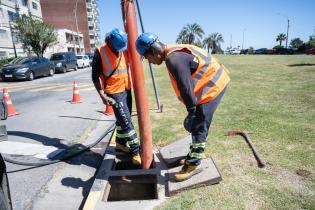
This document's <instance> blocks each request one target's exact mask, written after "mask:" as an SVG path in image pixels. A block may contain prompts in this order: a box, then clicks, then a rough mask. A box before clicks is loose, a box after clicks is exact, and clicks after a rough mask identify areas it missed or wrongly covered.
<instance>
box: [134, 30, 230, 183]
mask: <svg viewBox="0 0 315 210" xmlns="http://www.w3.org/2000/svg"><path fill="white" fill-rule="evenodd" d="M136 47H137V51H138V52H139V54H140V55H141V56H144V57H145V58H146V59H148V60H149V62H150V63H153V64H157V65H160V64H161V63H162V62H163V61H165V63H166V66H167V70H168V73H169V76H170V79H171V83H172V86H173V89H174V91H175V93H176V96H177V98H178V99H179V100H180V101H181V102H182V103H183V104H184V105H185V106H186V109H187V112H188V114H187V117H186V118H185V120H184V127H185V129H186V130H187V131H189V132H190V133H191V134H192V144H191V146H190V149H189V150H190V151H189V153H188V154H187V156H186V158H185V160H184V161H183V164H184V166H183V168H182V169H181V171H179V172H178V173H177V174H175V180H176V181H183V180H186V179H188V178H190V177H191V176H193V175H195V174H197V173H199V172H201V171H202V168H201V159H202V158H204V151H205V145H206V139H207V136H208V130H209V128H210V124H211V121H212V117H213V114H214V111H215V110H216V108H217V106H218V104H219V103H220V100H221V98H222V96H223V95H224V92H225V90H226V87H227V85H228V83H229V81H230V78H229V76H228V70H227V69H226V68H225V67H224V66H223V65H221V64H220V63H219V62H218V61H217V59H216V58H214V57H213V56H211V55H210V54H208V53H207V52H206V51H204V50H203V49H201V48H198V47H196V46H193V45H184V44H179V45H165V44H163V43H162V42H160V40H159V39H158V37H157V36H156V35H154V34H151V33H144V34H141V35H140V36H139V37H138V39H137V41H136Z"/></svg>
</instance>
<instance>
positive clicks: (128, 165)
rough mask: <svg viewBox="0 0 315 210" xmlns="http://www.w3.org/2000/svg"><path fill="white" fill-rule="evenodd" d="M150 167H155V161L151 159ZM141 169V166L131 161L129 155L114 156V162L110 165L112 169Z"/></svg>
mask: <svg viewBox="0 0 315 210" xmlns="http://www.w3.org/2000/svg"><path fill="white" fill-rule="evenodd" d="M150 168H155V161H154V160H153V161H152V165H151V167H150ZM137 169H141V166H138V165H134V164H132V162H131V156H129V155H117V154H116V158H115V162H114V164H113V166H112V170H114V171H115V170H137Z"/></svg>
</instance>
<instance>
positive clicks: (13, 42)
mask: <svg viewBox="0 0 315 210" xmlns="http://www.w3.org/2000/svg"><path fill="white" fill-rule="evenodd" d="M9 27H10V33H11V38H12V45H13V50H14V56H15V58H17V54H16V48H15V41H14V37H13V30H12V25H11V21H10V20H9Z"/></svg>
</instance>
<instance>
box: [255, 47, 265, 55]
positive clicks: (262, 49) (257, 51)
mask: <svg viewBox="0 0 315 210" xmlns="http://www.w3.org/2000/svg"><path fill="white" fill-rule="evenodd" d="M254 54H256V55H265V54H268V49H267V48H260V49H257V50H254Z"/></svg>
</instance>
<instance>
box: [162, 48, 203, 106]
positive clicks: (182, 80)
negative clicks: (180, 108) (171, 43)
mask: <svg viewBox="0 0 315 210" xmlns="http://www.w3.org/2000/svg"><path fill="white" fill-rule="evenodd" d="M193 60H194V56H193V55H191V54H189V53H186V52H173V53H171V54H170V55H169V56H168V57H167V59H166V65H167V68H168V69H169V71H170V73H171V75H172V76H173V78H174V79H175V81H176V84H177V87H178V90H179V92H180V96H181V97H182V99H183V102H184V104H185V105H186V108H187V110H189V109H190V108H192V107H195V106H196V103H197V99H196V96H195V93H194V88H193V83H192V78H191V63H192V62H193Z"/></svg>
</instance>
